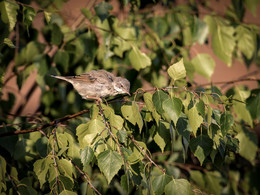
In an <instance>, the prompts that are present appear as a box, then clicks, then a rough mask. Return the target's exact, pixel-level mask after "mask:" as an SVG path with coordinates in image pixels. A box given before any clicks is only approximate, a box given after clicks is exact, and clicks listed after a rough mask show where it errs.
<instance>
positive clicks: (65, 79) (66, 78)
mask: <svg viewBox="0 0 260 195" xmlns="http://www.w3.org/2000/svg"><path fill="white" fill-rule="evenodd" d="M49 76H51V77H53V78H56V79H61V80H64V81H67V82H70V83H71V79H69V77H63V76H56V75H52V74H49Z"/></svg>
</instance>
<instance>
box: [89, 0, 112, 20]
mask: <svg viewBox="0 0 260 195" xmlns="http://www.w3.org/2000/svg"><path fill="white" fill-rule="evenodd" d="M94 9H95V12H96V14H97V16H98V17H99V18H100V20H101V22H103V21H104V20H105V19H106V18H107V17H108V16H109V10H112V9H113V6H112V5H110V4H109V3H107V2H101V3H99V4H97V6H96V7H95V8H94Z"/></svg>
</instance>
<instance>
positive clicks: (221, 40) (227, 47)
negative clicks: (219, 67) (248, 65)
mask: <svg viewBox="0 0 260 195" xmlns="http://www.w3.org/2000/svg"><path fill="white" fill-rule="evenodd" d="M234 32H235V31H234V28H233V27H230V26H228V27H227V26H217V31H215V32H214V33H213V34H212V49H213V51H214V53H215V54H216V56H218V57H219V58H220V59H221V60H223V61H224V62H225V63H227V65H228V66H229V67H230V66H231V65H232V53H233V50H234V48H235V45H236V43H235V39H234V37H233V35H234Z"/></svg>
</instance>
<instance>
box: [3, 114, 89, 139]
mask: <svg viewBox="0 0 260 195" xmlns="http://www.w3.org/2000/svg"><path fill="white" fill-rule="evenodd" d="M87 112H89V110H82V111H80V112H77V113H75V114H71V115H67V116H65V117H63V118H60V119H55V120H54V121H51V122H49V123H46V124H44V125H42V126H40V127H36V128H33V129H25V130H17V131H8V132H3V133H0V137H5V136H10V135H17V134H25V133H31V132H35V131H41V130H44V129H46V128H47V127H50V126H53V125H57V124H59V123H62V122H65V121H68V120H70V119H73V118H76V117H78V116H80V115H82V114H85V113H87Z"/></svg>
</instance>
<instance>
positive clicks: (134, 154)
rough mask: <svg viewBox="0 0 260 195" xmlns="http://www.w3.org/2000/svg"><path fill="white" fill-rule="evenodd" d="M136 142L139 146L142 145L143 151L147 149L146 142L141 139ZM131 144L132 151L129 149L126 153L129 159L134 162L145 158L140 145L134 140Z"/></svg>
mask: <svg viewBox="0 0 260 195" xmlns="http://www.w3.org/2000/svg"><path fill="white" fill-rule="evenodd" d="M136 142H137V144H138V145H139V146H141V147H142V149H143V151H146V150H147V146H146V145H145V143H144V142H140V141H136ZM129 146H130V148H129V149H131V152H129V151H128V152H127V154H126V156H127V160H128V161H129V162H130V163H132V164H134V163H136V162H138V161H141V160H143V158H144V154H143V152H142V150H141V149H140V148H139V147H138V146H136V145H135V144H134V143H133V142H131V143H130V145H129ZM126 151H127V150H126Z"/></svg>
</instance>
